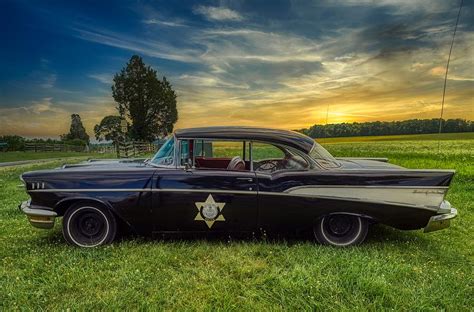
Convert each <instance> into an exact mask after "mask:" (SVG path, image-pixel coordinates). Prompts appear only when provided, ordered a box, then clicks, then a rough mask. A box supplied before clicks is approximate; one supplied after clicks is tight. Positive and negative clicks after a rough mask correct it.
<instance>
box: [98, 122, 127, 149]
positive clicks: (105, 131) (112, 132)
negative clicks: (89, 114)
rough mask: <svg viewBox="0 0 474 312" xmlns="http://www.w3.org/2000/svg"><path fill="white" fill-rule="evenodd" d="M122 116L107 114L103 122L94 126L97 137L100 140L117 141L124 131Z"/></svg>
mask: <svg viewBox="0 0 474 312" xmlns="http://www.w3.org/2000/svg"><path fill="white" fill-rule="evenodd" d="M121 121H122V118H121V117H120V116H105V117H104V118H103V119H102V120H101V122H100V123H99V124H97V125H95V127H94V134H95V138H96V139H97V140H99V141H101V140H107V141H113V142H114V143H117V142H118V141H119V139H120V137H122V136H123V132H122V130H121V127H120V123H121Z"/></svg>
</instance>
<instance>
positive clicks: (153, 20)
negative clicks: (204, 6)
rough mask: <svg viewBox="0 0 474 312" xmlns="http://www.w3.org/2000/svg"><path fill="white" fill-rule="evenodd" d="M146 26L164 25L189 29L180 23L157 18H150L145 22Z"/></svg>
mask: <svg viewBox="0 0 474 312" xmlns="http://www.w3.org/2000/svg"><path fill="white" fill-rule="evenodd" d="M143 23H144V24H147V25H162V26H168V27H187V25H185V24H182V23H180V22H172V21H161V20H158V19H156V18H150V19H146V20H144V21H143Z"/></svg>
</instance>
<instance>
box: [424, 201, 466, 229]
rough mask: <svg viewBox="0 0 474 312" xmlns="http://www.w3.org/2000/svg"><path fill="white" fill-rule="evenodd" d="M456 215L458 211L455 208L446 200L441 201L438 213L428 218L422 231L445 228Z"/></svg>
mask: <svg viewBox="0 0 474 312" xmlns="http://www.w3.org/2000/svg"><path fill="white" fill-rule="evenodd" d="M457 215H458V211H457V210H456V208H453V207H451V204H450V203H449V202H448V201H443V203H442V204H441V206H440V208H439V210H438V214H437V215H435V216H432V217H431V218H430V221H428V224H427V225H426V226H425V229H424V230H423V232H424V233H428V232H433V231H438V230H442V229H445V228H447V227H449V225H450V223H451V219H454V218H456V216H457Z"/></svg>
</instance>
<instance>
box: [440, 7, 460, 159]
mask: <svg viewBox="0 0 474 312" xmlns="http://www.w3.org/2000/svg"><path fill="white" fill-rule="evenodd" d="M463 1H464V0H461V3H460V4H459V11H458V16H457V18H456V25H455V26H454V32H453V39H452V40H451V47H450V48H449V55H448V62H447V63H446V72H445V74H444V86H443V99H442V101H441V114H440V116H439V134H441V131H442V129H443V113H444V98H445V95H446V84H447V82H448V71H449V61H450V60H451V52H452V51H453V46H454V38H456V31H457V29H458V24H459V17H460V16H461V9H462V5H463ZM439 145H440V140H438V153H439V148H440V146H439Z"/></svg>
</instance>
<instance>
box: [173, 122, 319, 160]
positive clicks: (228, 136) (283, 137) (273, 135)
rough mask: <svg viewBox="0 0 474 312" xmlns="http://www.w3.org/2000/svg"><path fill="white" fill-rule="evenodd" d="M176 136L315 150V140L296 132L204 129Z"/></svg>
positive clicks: (231, 128) (247, 128)
mask: <svg viewBox="0 0 474 312" xmlns="http://www.w3.org/2000/svg"><path fill="white" fill-rule="evenodd" d="M174 134H175V136H176V137H177V138H178V139H180V138H186V139H194V138H200V139H224V140H249V141H250V140H255V141H262V142H269V143H273V144H281V145H287V146H290V147H293V148H296V149H298V150H300V151H303V152H305V153H309V151H310V150H311V149H312V148H313V145H314V140H313V139H311V138H310V137H308V136H306V135H304V134H302V133H298V132H295V131H289V130H281V129H268V128H256V127H228V126H226V127H202V128H189V129H180V130H176V131H175V133H174Z"/></svg>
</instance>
